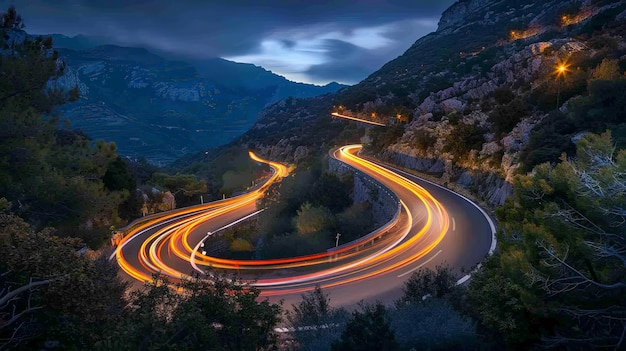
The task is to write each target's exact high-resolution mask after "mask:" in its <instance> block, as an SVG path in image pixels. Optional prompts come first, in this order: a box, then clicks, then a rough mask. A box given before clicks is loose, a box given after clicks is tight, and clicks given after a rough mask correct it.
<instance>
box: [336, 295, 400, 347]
mask: <svg viewBox="0 0 626 351" xmlns="http://www.w3.org/2000/svg"><path fill="white" fill-rule="evenodd" d="M359 308H360V311H359V310H357V311H354V312H352V317H351V318H350V320H348V323H347V324H346V327H345V329H344V330H343V332H342V333H341V338H340V339H339V340H337V341H335V342H333V343H332V346H331V350H333V351H359V350H363V351H368V350H381V351H391V350H398V349H399V345H398V342H397V341H396V339H395V335H394V332H393V329H391V321H390V319H389V316H388V315H387V309H386V308H385V306H384V305H382V304H381V303H376V304H375V305H366V304H363V303H361V304H360V305H359Z"/></svg>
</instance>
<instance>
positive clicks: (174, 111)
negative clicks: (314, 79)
mask: <svg viewBox="0 0 626 351" xmlns="http://www.w3.org/2000/svg"><path fill="white" fill-rule="evenodd" d="M81 43H82V41H81ZM83 44H84V43H82V44H81V45H83ZM84 45H87V44H84ZM58 51H59V54H60V57H61V58H62V59H63V60H64V61H65V63H66V70H65V72H66V74H65V76H64V77H62V78H61V79H59V81H58V84H59V85H60V86H61V87H65V88H71V87H74V86H78V88H79V91H80V98H79V99H78V101H76V102H74V103H71V104H67V105H65V106H63V107H62V109H61V111H60V112H61V116H62V117H63V118H67V119H69V120H70V122H71V125H72V127H74V128H80V129H82V130H83V131H85V132H86V133H87V134H88V135H89V136H90V137H92V138H94V139H107V140H112V141H115V142H116V144H117V146H118V150H119V152H120V153H121V154H122V155H124V156H130V157H141V156H145V157H146V158H148V160H150V161H152V162H154V163H157V164H166V163H169V162H170V161H172V160H174V159H176V158H178V157H180V156H182V155H184V154H187V153H190V152H198V151H201V150H206V149H207V148H212V147H216V146H218V145H222V144H225V143H228V142H230V141H232V140H234V139H236V138H237V137H239V136H240V135H242V134H243V133H244V132H245V131H246V130H248V129H249V128H250V127H251V126H252V124H253V123H254V121H255V120H256V116H257V114H258V112H259V111H260V110H261V109H262V108H263V107H265V106H266V105H267V104H269V103H272V102H275V101H278V100H280V99H283V98H285V97H288V96H295V97H309V96H316V95H320V94H325V93H328V92H334V91H336V90H337V89H339V88H342V87H343V86H341V85H338V84H331V85H328V86H325V87H320V86H314V85H310V84H301V83H294V82H291V81H288V80H286V79H285V78H283V77H280V76H277V75H275V74H273V73H271V72H268V71H266V70H264V69H262V68H260V67H256V66H253V65H239V64H236V63H234V62H230V61H226V60H221V59H214V60H209V61H205V62H203V63H202V65H199V64H198V63H194V64H195V65H194V64H191V63H187V62H182V61H170V60H166V59H164V58H162V57H160V56H158V55H155V54H153V53H151V52H149V51H147V50H145V49H139V48H127V47H119V46H113V45H104V46H98V47H92V48H86V49H83V50H73V49H67V48H58ZM197 67H200V69H198V68H197ZM216 72H219V74H217V73H216ZM242 72H244V73H246V74H242ZM251 72H256V76H255V75H254V74H250V73H251ZM243 76H248V77H250V79H252V80H253V83H249V84H248V83H246V82H245V81H244V80H243V79H242V78H241V77H243ZM237 82H238V83H240V84H236V83H237Z"/></svg>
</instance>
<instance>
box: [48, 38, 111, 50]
mask: <svg viewBox="0 0 626 351" xmlns="http://www.w3.org/2000/svg"><path fill="white" fill-rule="evenodd" d="M42 36H46V37H52V41H53V42H54V47H55V48H63V49H73V50H84V49H91V48H95V47H96V46H100V45H105V44H106V43H107V41H106V40H105V39H104V38H97V37H88V36H86V35H75V36H73V37H68V36H67V35H63V34H44V35H42Z"/></svg>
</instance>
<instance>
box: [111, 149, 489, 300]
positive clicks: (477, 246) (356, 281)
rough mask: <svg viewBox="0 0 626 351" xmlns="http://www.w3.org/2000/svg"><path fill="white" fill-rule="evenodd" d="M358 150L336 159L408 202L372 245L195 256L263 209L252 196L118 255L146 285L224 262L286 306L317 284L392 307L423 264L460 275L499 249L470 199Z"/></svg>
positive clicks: (168, 224)
mask: <svg viewBox="0 0 626 351" xmlns="http://www.w3.org/2000/svg"><path fill="white" fill-rule="evenodd" d="M356 152H358V148H357V147H345V148H342V149H341V150H337V152H336V153H335V157H336V158H337V159H339V160H341V161H343V162H345V163H347V164H349V165H351V166H353V167H355V168H357V169H359V170H360V171H362V172H364V173H367V174H368V175H370V176H371V177H373V178H375V179H376V180H378V181H379V182H380V183H382V184H384V185H385V186H386V187H387V188H389V189H390V190H391V191H393V192H394V193H396V194H397V196H398V197H399V199H400V200H401V202H402V204H403V205H402V206H401V212H400V215H399V216H398V220H397V222H394V223H393V225H391V226H390V227H389V228H386V229H385V230H384V231H381V232H380V233H378V234H376V235H374V236H373V237H372V239H371V240H367V241H365V242H361V243H358V244H356V245H354V246H353V247H352V248H348V249H346V251H343V252H340V253H337V254H328V253H325V254H323V255H321V257H311V256H310V257H303V258H298V259H294V261H293V262H277V261H270V260H264V261H259V262H257V264H258V266H254V267H252V266H248V265H249V262H246V261H226V262H222V261H211V259H210V258H206V257H204V255H201V254H200V253H196V252H195V251H193V249H198V247H199V245H200V241H201V240H203V238H205V237H206V236H207V232H214V231H216V230H218V229H219V228H222V227H224V226H227V225H229V224H231V223H233V222H235V221H236V220H237V219H239V218H242V217H244V216H246V215H249V214H250V213H253V212H254V211H256V206H255V200H256V199H257V198H258V197H254V196H248V199H247V200H245V201H244V200H243V199H245V197H242V200H241V201H238V200H237V198H233V199H230V200H228V201H223V202H221V203H218V204H214V205H212V206H211V205H209V206H207V208H205V209H202V210H199V211H196V212H193V213H187V214H182V215H175V214H173V215H172V218H165V219H162V220H156V221H154V222H153V223H148V224H146V225H145V226H144V227H141V228H140V229H138V230H137V231H134V232H133V233H132V234H131V235H130V236H129V237H128V238H126V239H125V241H124V242H123V243H122V245H121V246H120V248H119V250H118V251H117V254H116V258H117V260H118V263H120V266H121V267H122V268H123V270H124V271H125V272H126V273H127V274H129V276H130V277H133V278H135V279H137V280H145V279H146V278H147V277H150V276H151V274H152V273H153V272H154V271H162V272H163V273H165V274H166V275H169V276H170V278H171V279H172V280H176V279H179V278H180V277H181V275H186V274H190V273H191V272H192V271H193V270H194V269H195V268H194V267H193V266H194V265H193V264H192V263H191V261H193V263H194V264H195V265H196V267H200V268H201V269H206V267H208V266H209V265H211V266H213V267H215V266H216V265H222V264H223V265H224V267H225V268H226V269H231V270H237V271H238V272H239V273H240V274H241V275H242V276H243V277H246V278H251V279H255V280H256V284H257V286H258V287H259V288H260V289H261V290H262V295H263V296H266V297H267V298H269V299H270V300H271V301H273V302H278V301H283V302H284V305H285V306H286V307H287V308H288V307H289V306H290V304H292V303H296V302H298V301H299V300H300V299H301V294H302V293H303V292H304V291H308V290H311V289H313V288H314V287H315V285H316V284H320V285H321V286H322V288H323V289H324V291H325V292H326V293H328V294H329V296H330V299H331V304H333V305H336V306H339V305H340V306H346V307H351V306H353V305H355V304H356V303H358V302H359V301H361V300H364V301H369V302H373V301H381V302H383V303H391V302H393V301H394V300H396V299H397V298H399V297H400V296H401V294H402V285H403V283H404V282H405V281H406V280H407V279H408V278H409V277H410V276H411V273H412V272H414V271H415V270H417V269H419V268H420V267H428V268H431V269H434V268H435V267H436V266H438V265H445V264H447V265H449V266H450V267H452V268H453V269H454V271H455V272H456V273H457V274H458V275H459V277H461V276H463V275H464V274H465V273H467V272H468V271H469V270H471V269H472V268H474V267H475V266H476V265H477V264H478V263H479V262H480V261H481V260H482V259H483V258H484V257H485V255H486V254H487V253H488V252H489V251H490V249H493V247H494V244H493V242H492V237H493V231H494V228H493V224H492V223H491V222H490V220H489V219H488V217H487V216H486V215H485V214H484V213H483V212H482V211H481V210H480V209H479V208H478V207H477V206H475V205H474V204H473V203H471V202H470V201H469V200H467V199H465V198H463V197H461V196H460V195H458V194H456V193H453V192H452V191H450V190H448V189H445V188H443V187H441V186H438V185H435V184H433V183H430V182H428V181H426V180H422V179H420V178H418V177H415V176H412V175H409V174H404V173H403V172H401V171H398V170H393V169H392V168H390V167H388V166H384V165H375V164H372V163H370V162H368V161H365V160H363V159H360V158H358V157H356V156H355V154H356ZM399 175H401V176H399ZM246 201H247V202H246ZM200 251H201V250H200ZM177 252H178V254H177ZM192 253H194V254H193V255H192ZM190 257H194V259H192V260H190ZM203 263H204V264H205V265H202V264H203ZM253 268H254V269H253Z"/></svg>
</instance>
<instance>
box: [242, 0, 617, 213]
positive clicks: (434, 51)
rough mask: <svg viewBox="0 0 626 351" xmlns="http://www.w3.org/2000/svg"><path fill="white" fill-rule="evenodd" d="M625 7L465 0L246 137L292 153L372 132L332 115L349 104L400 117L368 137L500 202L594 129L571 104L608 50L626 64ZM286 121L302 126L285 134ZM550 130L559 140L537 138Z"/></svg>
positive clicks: (270, 113) (412, 163)
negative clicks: (381, 57) (385, 55)
mask: <svg viewBox="0 0 626 351" xmlns="http://www.w3.org/2000/svg"><path fill="white" fill-rule="evenodd" d="M625 11H626V2H625V1H609V0H605V1H601V0H600V1H598V0H594V1H591V0H586V1H576V0H547V1H541V2H538V1H530V0H528V1H515V2H511V1H498V0H491V1H490V0H462V1H458V2H456V3H455V4H453V5H452V6H451V7H450V8H449V9H448V10H446V11H445V12H444V13H443V15H442V18H441V20H440V22H439V28H438V30H437V32H435V33H431V34H429V35H427V36H425V37H423V38H421V39H419V40H418V41H416V42H415V44H413V45H412V46H411V47H410V48H409V49H408V50H407V51H406V52H405V53H404V54H403V55H402V56H400V57H398V58H397V59H395V60H393V61H390V62H389V63H387V64H386V65H384V66H383V67H382V68H381V69H380V70H378V71H377V72H374V73H373V74H372V75H370V76H369V77H368V78H367V79H365V80H364V81H362V82H361V83H359V84H357V85H355V86H353V87H349V88H346V89H343V90H342V91H340V92H338V93H337V94H335V95H333V96H331V97H328V98H326V99H325V100H323V101H318V102H313V101H312V100H297V101H293V102H292V106H282V107H279V106H271V107H270V108H268V109H266V110H265V111H264V112H262V113H261V117H260V119H259V121H258V122H257V124H256V125H255V126H254V127H253V129H252V130H251V131H250V132H249V133H247V134H246V136H244V139H243V140H245V141H246V142H248V143H250V144H251V145H253V146H256V147H259V148H260V149H262V150H266V151H270V152H271V154H273V155H275V156H277V157H281V156H282V157H285V158H287V159H289V156H287V155H288V154H290V153H291V152H292V151H293V150H295V149H296V148H298V147H299V146H302V145H305V144H306V145H308V144H310V143H308V142H304V141H310V140H316V143H315V144H314V147H323V146H324V145H328V144H332V143H338V142H341V141H342V140H341V138H344V137H345V139H346V140H348V139H349V138H348V136H353V137H354V136H355V135H361V136H363V134H362V133H363V130H359V129H357V128H356V127H354V124H350V123H348V122H337V121H332V120H330V118H329V117H327V116H328V113H329V112H332V111H333V109H337V108H338V107H341V108H342V109H343V111H345V112H347V113H352V114H354V115H360V116H370V115H371V116H376V118H378V119H379V120H382V121H385V122H386V123H387V124H389V125H397V124H398V123H402V130H401V131H400V132H399V133H398V132H397V131H391V129H394V128H396V127H393V128H391V127H388V129H389V131H385V130H378V129H376V128H374V129H370V131H369V132H367V134H368V135H366V136H365V138H364V139H363V140H368V141H370V142H371V151H373V152H376V153H378V155H379V157H381V158H384V159H386V160H387V161H390V162H395V163H397V164H399V165H401V166H404V167H407V168H413V169H415V170H418V171H421V172H425V173H430V174H433V175H436V176H438V177H440V181H441V182H442V183H444V182H445V183H448V184H451V183H456V184H457V185H459V186H463V187H466V188H467V189H469V190H472V191H475V192H477V193H479V195H480V196H481V197H483V198H484V199H485V200H486V201H487V202H489V203H491V204H493V205H498V204H502V203H503V201H504V199H506V197H508V196H510V195H511V193H512V186H511V182H512V180H513V178H514V176H515V175H516V174H517V173H519V172H520V170H521V169H522V168H525V169H529V167H531V166H532V165H534V164H536V163H537V162H542V161H557V160H558V157H559V155H560V153H561V152H568V151H571V150H572V149H573V143H572V142H571V140H573V138H574V136H575V135H577V133H580V132H584V131H585V130H589V129H585V128H587V127H585V126H584V125H583V124H580V123H579V125H578V126H576V127H573V126H574V125H573V124H570V125H569V126H568V125H567V123H568V122H567V117H566V116H567V115H568V114H569V113H570V112H569V106H570V103H571V101H575V102H576V104H578V105H579V104H580V103H581V100H580V97H581V96H585V95H587V94H589V93H588V86H589V83H588V82H589V80H590V79H591V78H590V77H591V76H592V75H593V74H594V73H593V72H595V70H597V69H598V67H599V66H600V64H601V63H602V61H603V60H605V59H607V60H614V62H617V63H616V65H617V66H619V67H621V70H622V72H623V67H626V44H625V43H624V40H623V33H624V30H625V29H626V28H625V23H624V21H623V18H626V14H625ZM559 65H564V67H566V68H565V69H564V73H563V74H560V73H555V72H556V71H555V70H556V67H557V66H559ZM620 74H623V73H620V72H617V77H619V75H620ZM396 116H397V118H396ZM407 121H408V122H407ZM337 123H339V125H338V124H337ZM563 123H565V126H566V127H565V128H563V127H554V125H556V124H563ZM603 123H604V122H603ZM611 123H613V122H611ZM318 124H319V125H323V126H324V127H325V128H342V129H341V130H340V131H337V132H335V133H331V132H328V133H326V134H327V136H328V137H329V138H332V137H333V136H334V139H321V138H319V137H318V138H311V135H312V131H313V130H315V126H316V125H318ZM286 125H290V126H291V127H289V128H288V129H289V130H291V131H292V132H290V133H285V132H284V130H283V129H282V128H284V127H285V126H286ZM599 126H602V127H599ZM608 127H609V125H608V124H602V123H599V124H596V126H595V127H594V128H595V129H601V128H608ZM555 128H557V129H555ZM611 128H613V127H611ZM617 128H618V129H619V128H621V127H617ZM558 129H561V131H560V133H561V134H558V133H559V132H558V131H557V132H554V131H555V130H558ZM261 130H262V131H263V133H259V131H261ZM395 130H397V128H396V129H395ZM546 130H548V131H550V133H552V134H555V133H556V134H557V135H556V136H557V137H558V138H556V139H555V140H554V141H553V140H538V139H537V138H533V135H534V134H537V131H542V133H543V134H541V135H545V134H546V133H545V131H546ZM594 131H595V130H594ZM394 133H395V134H394ZM548 134H549V133H548ZM261 135H263V136H264V137H269V138H270V140H272V142H269V143H265V142H264V141H263V139H261V138H260V136H261ZM318 135H319V134H318ZM537 135H539V134H537ZM272 136H276V137H277V139H272ZM278 136H280V137H278ZM557 139H558V140H557ZM352 140H354V138H353V139H352ZM543 145H546V146H545V147H544V146H543ZM380 147H382V149H377V148H380ZM529 148H541V151H540V152H535V151H536V150H529ZM546 150H547V151H546ZM287 151H288V152H287ZM309 151H310V150H309ZM309 153H310V152H309ZM529 153H535V155H533V156H532V157H529V156H528V154H529ZM289 160H290V161H293V159H289Z"/></svg>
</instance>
